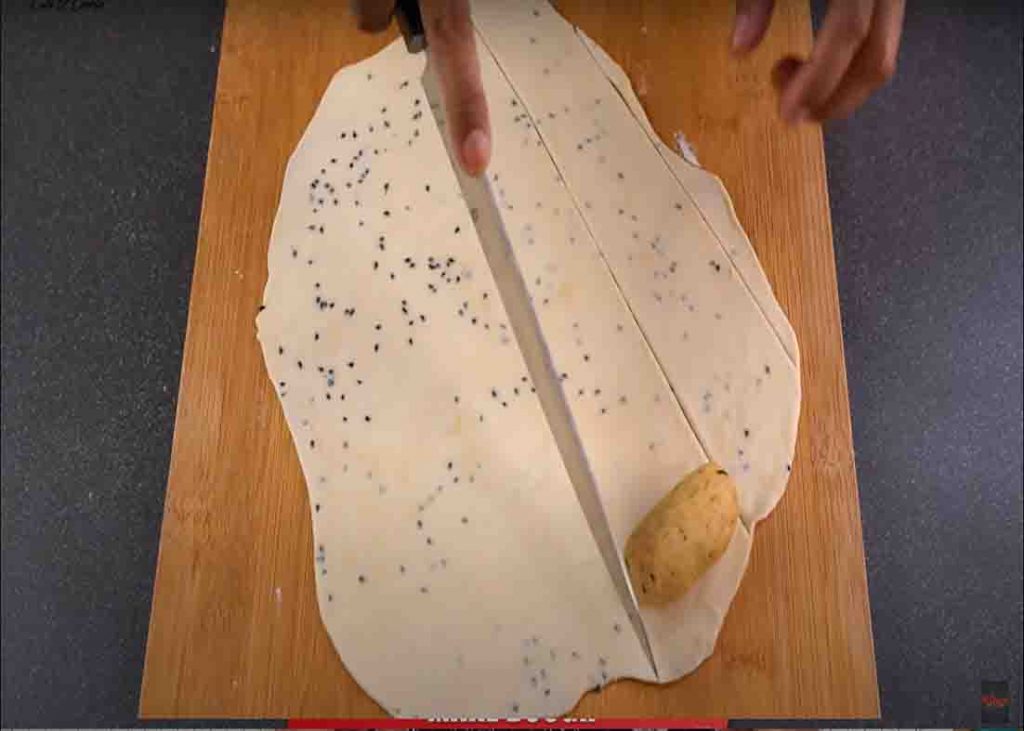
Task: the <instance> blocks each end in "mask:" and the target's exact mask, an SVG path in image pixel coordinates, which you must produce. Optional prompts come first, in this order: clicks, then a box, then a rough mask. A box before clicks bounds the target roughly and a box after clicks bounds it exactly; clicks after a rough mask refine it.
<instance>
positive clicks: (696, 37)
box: [140, 0, 878, 718]
mask: <svg viewBox="0 0 1024 731" xmlns="http://www.w3.org/2000/svg"><path fill="white" fill-rule="evenodd" d="M559 5H560V7H561V8H562V9H563V11H564V12H565V14H566V15H567V16H568V17H569V18H570V19H571V20H573V21H574V22H576V23H577V24H579V25H581V26H582V27H583V28H584V29H585V30H586V31H587V33H589V34H590V35H591V36H592V37H593V38H595V39H596V40H598V41H599V42H600V43H601V44H602V45H604V47H605V48H606V49H607V50H608V51H609V52H610V53H611V55H612V56H613V57H614V58H615V59H616V60H618V61H619V62H620V63H621V64H622V65H623V66H624V68H625V69H626V70H627V72H628V73H629V74H630V76H631V78H632V80H633V83H634V85H635V87H636V88H637V90H638V93H639V95H640V97H641V100H642V101H643V103H644V105H645V106H646V108H647V110H648V113H649V115H650V117H651V120H652V122H653V124H654V126H655V127H656V128H657V129H658V130H659V133H660V134H662V136H663V137H665V138H666V139H669V140H670V139H671V136H672V134H673V133H674V131H676V130H683V131H685V133H686V135H687V137H688V138H689V139H690V140H691V142H692V143H693V146H694V147H695V149H696V151H697V153H698V155H699V156H700V159H701V162H702V163H703V164H704V165H705V166H706V167H707V168H708V169H710V170H711V171H713V172H714V173H716V174H718V175H719V176H720V177H722V178H723V180H724V182H725V185H726V187H727V188H728V190H729V192H730V193H731V194H732V198H733V201H734V203H735V206H736V210H737V212H738V215H739V218H740V220H741V221H742V223H743V225H744V226H745V228H746V230H747V232H748V233H749V234H750V237H751V239H752V240H753V242H754V246H755V247H756V249H757V252H758V255H759V256H760V258H761V262H762V263H763V265H764V268H765V270H766V271H767V273H768V277H769V279H770V280H771V282H772V285H773V287H774V288H775V292H776V294H777V295H778V297H779V299H780V301H781V303H782V306H783V308H784V309H785V311H786V313H787V314H788V315H789V318H790V320H791V321H792V323H793V326H794V328H795V330H796V334H797V337H798V339H799V341H800V347H801V351H802V379H803V391H804V396H803V412H802V417H801V421H800V432H799V438H798V441H797V450H796V460H795V464H794V470H793V474H792V478H791V480H790V485H789V490H788V492H787V493H786V496H785V497H784V498H783V500H782V502H781V504H780V505H779V507H778V509H776V511H775V512H774V513H773V514H772V516H771V517H770V518H769V519H767V520H766V521H764V522H763V523H761V524H760V525H759V526H758V530H757V535H756V539H755V542H754V550H753V556H752V558H751V561H750V567H749V570H748V571H747V575H746V578H745V579H744V581H743V584H742V586H741V588H740V591H739V594H738V595H737V596H736V600H735V601H734V603H733V606H732V609H731V610H730V612H729V615H728V618H727V619H726V622H725V626H724V628H723V630H722V634H721V637H720V638H719V640H718V645H717V648H716V651H715V653H714V655H713V656H712V657H711V658H710V659H709V660H708V661H707V662H705V663H704V664H703V665H702V666H701V667H700V669H699V670H698V671H697V672H695V673H693V674H692V675H690V676H688V677H686V678H684V679H682V680H681V681H679V682H676V683H673V684H671V685H667V686H650V685H642V684H640V683H636V682H629V681H627V682H619V683H615V684H613V685H612V686H610V687H608V688H606V689H605V690H604V691H603V692H601V693H596V694H595V693H591V694H588V695H587V696H586V697H585V698H584V699H583V700H582V702H581V703H580V705H579V707H578V708H577V709H576V713H577V714H582V715H593V716H633V717H638V716H640V717H642V716H674V717H680V716H705V717H707V716H718V717H742V716H746V717H751V716H753V717H797V718H801V717H804V718H806V717H833V718H840V717H841V718H867V717H876V716H877V715H878V692H877V684H876V679H875V661H874V652H873V645H872V638H871V624H870V614H869V610H868V594H867V582H866V577H865V571H864V551H863V543H862V539H861V526H860V512H859V508H858V503H857V488H856V481H855V474H854V465H853V450H852V445H851V436H850V414H849V403H848V398H847V391H846V372H845V368H844V362H843V343H842V333H841V328H840V320H839V307H838V297H837V291H836V277H835V263H834V259H833V252H832V233H831V225H830V220H829V209H828V195H827V188H826V184H825V164H824V157H823V153H822V139H821V132H820V130H819V129H818V128H814V127H809V126H808V127H805V128H802V129H800V130H797V131H794V130H788V129H785V128H784V127H783V126H782V124H781V123H780V122H779V121H777V117H776V113H775V101H774V95H773V92H772V91H771V87H770V83H769V77H770V70H771V66H772V63H773V62H774V61H775V60H776V59H778V58H779V57H780V56H781V55H782V54H784V53H793V52H796V53H805V52H807V51H808V49H809V48H810V42H811V30H810V20H809V11H808V8H807V5H806V2H805V1H804V0H801V1H800V2H785V1H783V2H779V3H778V7H777V9H776V13H775V18H774V20H773V23H772V27H771V30H770V32H769V33H768V36H767V38H766V39H765V41H764V43H763V44H762V47H761V48H760V49H759V50H758V51H757V52H756V53H755V54H754V55H753V56H752V57H751V58H749V59H747V60H743V61H736V60H733V59H732V58H730V56H729V53H728V39H729V33H730V25H731V20H732V19H731V7H732V3H726V2H722V1H721V0H703V1H702V2H687V3H679V2H673V0H660V1H656V0H650V1H649V2H642V1H640V0H606V1H605V2H595V1H594V0H590V1H589V2H588V1H587V0H572V1H568V0H567V1H565V2H561V3H559ZM346 6H347V3H345V2H342V1H341V0H319V1H312V0H310V1H307V2H301V3H296V2H292V0H229V1H228V3H227V13H226V19H225V22H224V31H223V36H222V42H221V58H220V73H219V78H218V81H217V93H216V99H215V101H214V115H213V130H212V133H211V139H210V151H209V162H208V165H207V173H206V190H205V196H204V200H203V211H202V218H201V221H200V226H199V241H198V249H197V253H196V265H195V276H194V279H193V283H192V299H191V305H190V309H189V318H188V332H187V337H186V341H185V353H184V362H183V366H182V375H181V389H180V394H179V402H178V415H177V428H176V429H175V434H174V446H173V451H172V455H171V468H170V476H169V478H168V485H167V499H166V507H165V513H164V521H163V529H162V534H161V542H160V554H159V562H158V565H157V573H156V585H155V589H154V597H153V607H152V615H151V618H150V628H149V640H148V646H147V651H146V665H145V672H144V676H143V681H142V694H141V702H140V714H141V715H142V716H144V717H149V718H152V717H225V716H231V717H270V718H285V717H346V716H380V715H383V712H382V711H381V709H380V708H379V707H378V706H377V705H376V703H374V702H373V701H372V700H370V698H369V697H367V696H366V695H365V694H364V693H363V692H362V691H361V690H360V689H359V687H358V686H357V685H356V683H355V682H354V681H353V680H352V677H351V676H350V675H349V674H348V673H347V672H346V670H345V668H344V666H343V665H342V663H341V661H340V659H339V657H338V655H337V653H336V652H335V650H334V647H333V645H332V644H331V641H330V639H329V638H328V636H327V633H326V631H325V630H324V627H323V625H322V624H321V622H320V617H319V612H318V609H317V604H316V598H315V593H314V577H313V560H312V559H313V548H312V542H311V541H312V539H311V526H310V519H309V515H310V511H309V506H308V503H307V497H306V488H305V486H304V483H303V478H302V473H301V471H300V469H299V463H298V460H297V458H296V455H295V452H294V450H293V448H292V444H291V439H290V437H289V434H288V430H287V428H286V425H285V421H284V418H283V415H282V413H281V409H280V408H279V406H278V402H277V398H276V396H275V394H274V391H273V389H272V387H271V383H270V381H269V379H268V378H267V376H266V374H265V372H264V368H263V362H262V356H261V352H260V349H259V347H258V344H257V342H256V331H255V325H254V318H255V315H256V312H257V308H258V306H259V304H260V301H261V296H262V291H263V284H264V280H265V277H266V252H267V243H268V241H269V237H270V227H271V223H272V220H273V217H274V213H275V210H276V207H277V201H278V195H279V193H280V186H281V181H282V177H283V174H284V169H285V164H286V162H287V159H288V156H289V154H290V153H291V151H292V149H293V148H294V147H295V145H296V143H297V142H298V140H299V137H300V135H301V134H302V131H303V129H304V128H305V126H306V124H307V122H308V121H309V119H310V117H311V115H312V114H313V111H314V109H315V108H316V105H317V103H318V101H319V99H320V96H321V94H322V93H323V91H324V89H325V88H326V86H327V83H328V81H329V80H330V78H331V76H332V75H333V74H334V73H335V72H336V71H337V70H338V69H339V68H341V67H342V66H344V65H346V64H350V63H352V62H354V61H357V60H359V59H361V58H363V57H365V56H367V55H369V54H371V53H373V52H374V51H376V50H377V49H379V48H381V47H382V46H383V45H384V44H385V43H387V42H388V41H389V40H390V39H391V38H392V37H393V34H389V35H385V36H372V37H371V36H367V35H363V34H360V33H358V32H356V31H355V30H354V25H353V22H352V20H351V18H349V17H347V16H346Z"/></svg>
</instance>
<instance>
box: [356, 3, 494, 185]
mask: <svg viewBox="0 0 1024 731" xmlns="http://www.w3.org/2000/svg"><path fill="white" fill-rule="evenodd" d="M350 5H351V7H352V11H353V13H354V14H355V15H356V18H357V21H358V23H359V27H360V29H362V30H366V31H371V32H376V31H382V30H384V29H385V28H387V27H388V25H389V24H390V22H391V17H392V15H395V16H397V18H398V22H399V25H400V26H401V28H402V35H403V37H404V38H405V41H406V46H407V47H408V48H409V52H410V53H417V52H419V51H421V50H423V48H425V47H426V45H427V44H428V43H429V45H430V50H431V54H430V55H431V57H432V58H433V59H434V64H435V65H436V66H437V69H438V78H439V79H440V80H441V96H442V97H443V99H444V102H445V109H446V110H447V115H446V116H447V118H448V119H449V120H451V125H450V127H451V128H450V142H451V143H452V144H453V145H454V147H455V149H456V150H458V156H457V158H458V161H459V164H460V165H461V166H462V168H463V170H465V171H466V172H467V173H469V174H470V175H480V174H481V173H483V171H484V170H485V169H486V168H487V163H488V162H489V161H490V158H491V125H490V121H489V120H488V116H487V100H486V99H485V98H484V90H483V85H482V84H481V81H480V64H479V62H478V61H477V55H476V43H475V42H474V35H473V24H472V23H471V22H470V12H469V0H424V2H423V3H422V8H421V6H420V4H419V3H416V2H408V1H405V0H403V1H400V2H397V3H396V1H395V0H350ZM421 10H422V12H421Z"/></svg>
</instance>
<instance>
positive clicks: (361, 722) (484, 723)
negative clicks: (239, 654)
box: [288, 718, 729, 729]
mask: <svg viewBox="0 0 1024 731" xmlns="http://www.w3.org/2000/svg"><path fill="white" fill-rule="evenodd" d="M728 725H729V722H728V720H727V719H724V718H293V719H290V720H289V721H288V728H294V729H304V728H305V729H326V728H342V729H348V728H352V729H354V728H374V729H377V728H383V729H411V728H417V729H419V728H437V729H445V728H447V729H456V728H458V729H462V728H465V729H476V728H500V729H519V728H552V729H554V728H567V729H568V728H573V729H575V728H582V729H606V728H681V729H698V728H707V729H724V728H728Z"/></svg>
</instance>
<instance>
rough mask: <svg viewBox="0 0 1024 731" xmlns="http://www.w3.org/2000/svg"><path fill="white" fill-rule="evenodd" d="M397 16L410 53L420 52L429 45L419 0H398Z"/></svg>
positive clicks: (396, 5) (396, 3)
mask: <svg viewBox="0 0 1024 731" xmlns="http://www.w3.org/2000/svg"><path fill="white" fill-rule="evenodd" d="M395 18H396V19H397V20H398V27H399V29H401V31H402V38H403V39H405V47H406V48H407V49H408V50H409V53H419V52H420V51H422V50H423V49H424V48H426V47H427V34H426V32H425V31H424V29H423V16H422V15H421V14H420V4H419V2H417V0H397V2H395Z"/></svg>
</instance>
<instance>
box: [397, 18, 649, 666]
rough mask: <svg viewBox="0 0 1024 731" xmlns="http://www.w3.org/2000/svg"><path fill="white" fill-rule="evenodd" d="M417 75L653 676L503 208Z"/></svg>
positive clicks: (411, 35) (419, 29)
mask: <svg viewBox="0 0 1024 731" xmlns="http://www.w3.org/2000/svg"><path fill="white" fill-rule="evenodd" d="M396 15H397V17H398V22H399V27H400V28H401V30H402V36H403V37H404V38H405V43H406V47H407V48H408V49H409V51H410V53H416V52H418V51H420V50H422V49H425V48H427V40H426V34H425V32H424V29H423V22H422V19H421V16H420V12H419V5H418V3H417V2H416V1H415V0H399V2H398V3H397V6H396ZM422 83H423V90H424V92H425V93H426V96H427V101H428V102H429V104H430V110H431V112H432V113H433V114H434V118H435V120H436V121H437V124H438V127H439V129H440V130H441V136H442V137H443V138H444V142H445V147H446V148H447V149H448V156H449V158H450V159H451V161H452V167H453V168H454V170H455V174H456V176H457V178H458V180H459V185H460V186H461V188H462V195H463V197H464V198H465V201H466V205H467V206H468V207H469V210H470V214H471V215H472V218H473V225H474V226H475V227H476V232H477V235H478V236H479V238H480V243H481V245H482V247H483V250H484V256H485V257H486V259H487V264H488V266H489V267H490V269H491V275H492V276H493V278H494V282H495V284H496V285H497V287H498V293H499V295H500V296H501V301H502V304H503V305H504V306H505V312H506V313H508V318H509V323H510V325H511V326H512V332H513V334H514V335H515V338H516V342H517V343H518V344H519V349H520V351H521V352H522V354H523V359H524V360H525V361H526V368H527V371H528V372H529V374H530V380H531V381H532V382H533V386H534V388H535V389H536V391H537V397H538V398H539V399H540V404H541V408H542V409H543V410H544V416H545V417H546V418H547V422H548V425H549V427H550V428H551V432H552V434H553V435H554V437H555V443H556V444H557V446H558V451H559V453H560V454H561V456H562V462H563V463H564V464H565V469H566V472H568V474H569V480H570V481H571V482H572V485H573V488H575V490H576V497H577V499H578V500H579V503H580V507H581V508H582V509H583V515H584V517H585V518H586V520H587V524H588V525H589V526H590V533H591V535H592V536H593V538H594V542H595V543H596V544H597V547H598V550H599V551H600V552H601V557H602V559H603V560H604V564H605V568H606V570H607V571H608V574H609V575H610V576H611V578H612V582H613V583H614V585H615V590H616V592H617V593H618V595H619V601H620V603H621V604H622V606H623V608H624V609H625V610H626V614H627V616H628V617H629V621H630V623H631V624H632V626H633V631H634V632H635V633H636V636H637V638H638V639H639V641H640V644H641V646H642V647H643V650H644V653H645V654H646V656H647V661H648V663H650V666H651V670H652V672H653V673H654V676H655V678H657V677H658V668H657V665H656V664H655V662H654V653H653V652H652V651H651V644H650V641H649V639H648V637H647V630H646V629H645V628H644V624H643V620H642V619H641V617H640V610H639V607H638V605H637V601H636V595H635V594H634V593H633V587H632V585H631V584H630V581H629V574H628V573H627V571H626V567H625V565H624V564H623V561H622V557H621V555H620V554H619V550H618V548H617V547H616V545H615V539H614V538H613V537H612V530H611V526H610V525H609V524H608V517H607V516H606V515H605V513H604V506H603V504H602V503H601V498H600V494H599V493H598V490H597V483H596V481H595V480H594V475H593V473H592V472H591V471H590V464H589V462H587V458H586V456H585V452H584V450H583V443H582V442H581V441H580V436H579V433H578V431H577V429H576V422H575V420H574V419H573V416H572V411H570V409H569V404H568V402H567V401H566V398H565V394H564V393H563V392H562V388H561V385H560V384H561V378H560V376H559V374H558V372H557V371H556V370H555V367H554V364H553V363H552V360H551V353H550V352H549V351H548V347H547V343H546V342H545V340H544V336H543V334H542V332H541V328H540V323H539V322H538V320H537V314H536V312H534V309H533V306H532V305H531V297H530V294H529V291H528V290H527V288H526V282H525V281H524V280H523V275H522V272H521V271H520V269H519V264H518V262H517V261H516V257H515V253H514V250H513V248H512V242H511V240H510V239H509V236H508V232H507V231H506V230H505V225H504V223H503V222H502V220H501V214H500V213H499V212H498V205H497V203H496V202H495V198H494V191H493V190H492V189H491V184H490V181H489V180H488V178H487V176H486V175H480V176H479V177H475V178H474V177H472V176H470V175H468V174H466V172H465V171H464V170H463V169H462V166H461V165H460V164H459V162H458V155H457V154H455V152H454V151H453V150H452V149H451V143H450V140H449V135H448V134H447V132H446V131H445V117H444V105H443V103H442V99H441V87H440V84H439V81H438V79H437V74H436V73H435V69H434V64H433V63H432V61H431V58H430V53H429V49H428V52H427V65H426V69H425V70H424V72H423V79H422Z"/></svg>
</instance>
